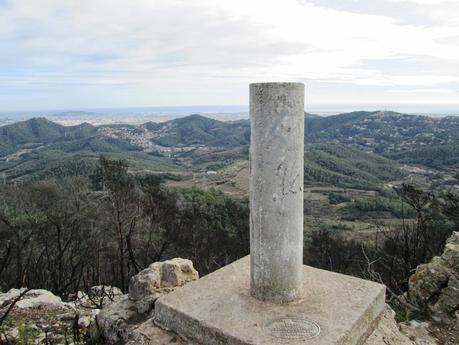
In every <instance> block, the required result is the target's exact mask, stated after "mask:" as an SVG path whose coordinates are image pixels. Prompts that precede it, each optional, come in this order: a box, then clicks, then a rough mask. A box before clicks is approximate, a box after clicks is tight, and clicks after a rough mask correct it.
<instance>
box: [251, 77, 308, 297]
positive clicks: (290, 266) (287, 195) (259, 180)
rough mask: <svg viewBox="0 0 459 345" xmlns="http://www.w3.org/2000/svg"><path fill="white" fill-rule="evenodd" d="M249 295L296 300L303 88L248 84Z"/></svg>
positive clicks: (300, 231) (299, 286)
mask: <svg viewBox="0 0 459 345" xmlns="http://www.w3.org/2000/svg"><path fill="white" fill-rule="evenodd" d="M250 127H251V142H250V255H251V287H250V290H251V294H252V296H254V297H255V298H257V299H260V300H263V301H269V302H274V303H287V302H291V301H295V300H298V299H300V298H301V297H302V286H303V277H302V273H303V178H304V175H303V174H304V84H302V83H257V84H250Z"/></svg>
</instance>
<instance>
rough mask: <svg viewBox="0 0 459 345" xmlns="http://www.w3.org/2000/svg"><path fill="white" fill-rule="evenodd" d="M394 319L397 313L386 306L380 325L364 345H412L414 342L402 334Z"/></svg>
mask: <svg viewBox="0 0 459 345" xmlns="http://www.w3.org/2000/svg"><path fill="white" fill-rule="evenodd" d="M394 317H395V312H394V311H393V310H392V309H391V308H390V307H389V306H387V305H386V309H385V310H384V313H383V315H382V316H381V319H380V320H379V323H378V325H377V326H376V328H375V330H374V331H373V333H372V334H371V335H370V336H369V337H368V339H367V340H366V341H365V343H364V344H363V345H412V344H413V342H412V341H411V340H410V339H409V338H408V337H406V336H405V335H403V334H402V333H400V331H399V329H398V326H397V323H396V322H395V319H394Z"/></svg>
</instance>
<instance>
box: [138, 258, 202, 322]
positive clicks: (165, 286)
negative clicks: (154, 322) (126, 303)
mask: <svg viewBox="0 0 459 345" xmlns="http://www.w3.org/2000/svg"><path fill="white" fill-rule="evenodd" d="M198 278H199V274H198V272H197V271H196V270H195V269H194V267H193V263H192V262H191V261H190V260H186V259H182V258H175V259H172V260H167V261H164V262H155V263H153V264H151V265H150V266H148V267H147V268H146V269H144V270H143V271H141V272H139V273H138V274H137V275H135V276H133V277H132V278H131V280H130V281H129V298H130V299H131V300H132V301H134V302H135V306H136V308H137V311H138V312H139V313H140V314H148V313H149V312H150V311H151V310H152V309H153V304H154V303H155V301H156V300H157V299H158V298H159V297H161V296H162V295H164V294H166V293H169V292H170V291H173V290H174V288H177V287H179V286H182V285H184V284H186V283H188V282H190V281H192V280H196V279H198Z"/></svg>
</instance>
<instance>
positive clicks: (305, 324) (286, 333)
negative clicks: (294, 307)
mask: <svg viewBox="0 0 459 345" xmlns="http://www.w3.org/2000/svg"><path fill="white" fill-rule="evenodd" d="M264 329H265V330H267V331H268V332H269V333H270V334H271V335H272V336H273V337H276V338H281V339H291V340H305V339H312V338H315V337H317V336H318V335H319V334H320V327H319V325H318V324H317V323H315V322H314V321H309V320H305V319H296V318H282V319H275V320H271V321H269V322H268V323H266V324H265V325H264Z"/></svg>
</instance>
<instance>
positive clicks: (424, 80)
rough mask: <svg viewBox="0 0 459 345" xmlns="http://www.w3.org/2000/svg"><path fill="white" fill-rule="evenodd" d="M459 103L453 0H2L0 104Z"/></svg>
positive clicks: (10, 107)
mask: <svg viewBox="0 0 459 345" xmlns="http://www.w3.org/2000/svg"><path fill="white" fill-rule="evenodd" d="M262 81H299V82H304V83H305V85H306V102H307V103H308V104H428V103H431V104H437V103H438V104H459V1H458V0H129V1H126V0H64V1H63V0H40V1H37V0H0V111H20V110H38V109H83V108H98V107H103V108H107V107H134V106H168V105H169V106H184V105H203V104H225V105H241V104H247V103H248V84H249V83H252V82H262Z"/></svg>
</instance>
